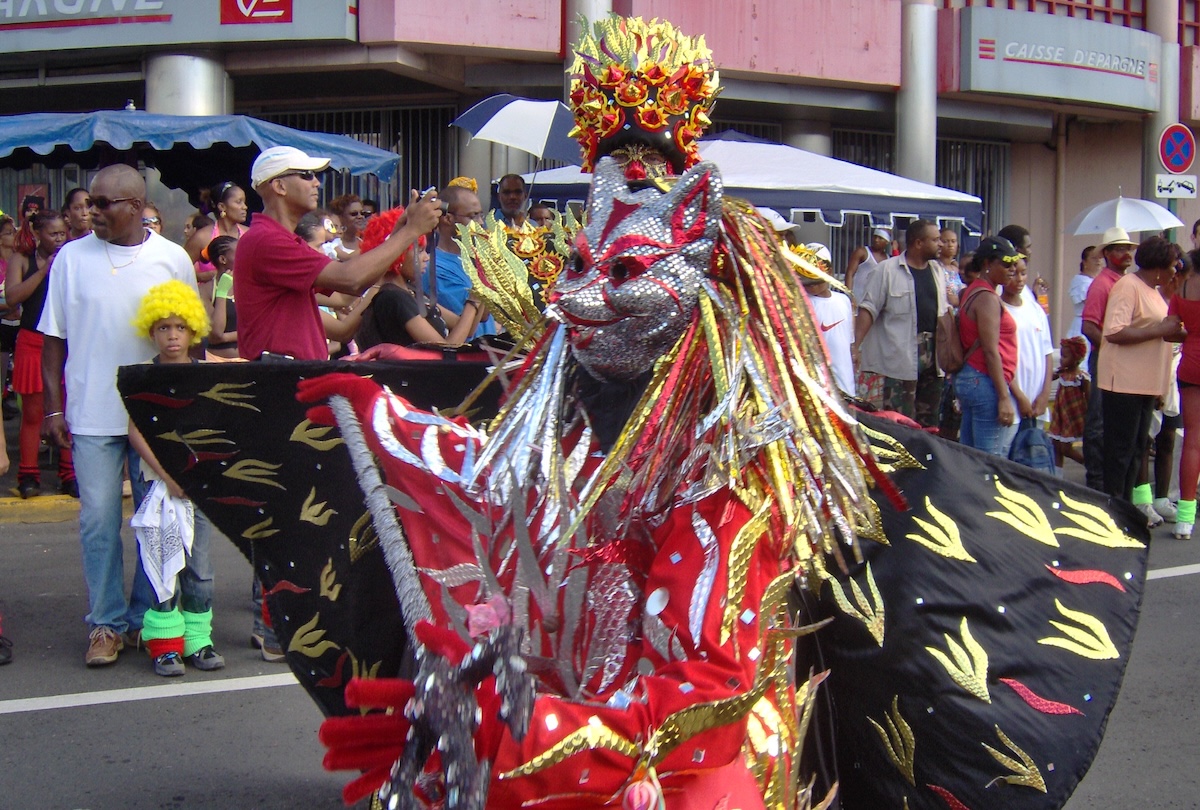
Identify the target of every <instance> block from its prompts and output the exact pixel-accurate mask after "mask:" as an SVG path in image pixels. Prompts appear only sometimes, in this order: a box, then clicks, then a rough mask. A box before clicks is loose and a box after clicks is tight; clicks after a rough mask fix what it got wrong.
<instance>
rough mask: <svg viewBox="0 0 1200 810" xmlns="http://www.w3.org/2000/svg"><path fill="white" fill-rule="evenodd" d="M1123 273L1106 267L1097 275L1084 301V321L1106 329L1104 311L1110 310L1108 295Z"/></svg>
mask: <svg viewBox="0 0 1200 810" xmlns="http://www.w3.org/2000/svg"><path fill="white" fill-rule="evenodd" d="M1121 275H1122V274H1121V273H1118V272H1117V271H1116V270H1113V269H1112V268H1111V267H1105V268H1104V269H1103V270H1101V271H1100V272H1099V274H1097V276H1096V278H1095V280H1094V281H1093V282H1092V286H1090V287H1088V292H1087V298H1085V299H1083V320H1084V321H1085V322H1087V323H1094V324H1095V325H1096V326H1098V327H1100V328H1101V329H1103V328H1104V310H1106V309H1108V294H1109V293H1110V292H1112V288H1113V285H1114V284H1116V283H1117V282H1118V281H1119V280H1120V279H1121Z"/></svg>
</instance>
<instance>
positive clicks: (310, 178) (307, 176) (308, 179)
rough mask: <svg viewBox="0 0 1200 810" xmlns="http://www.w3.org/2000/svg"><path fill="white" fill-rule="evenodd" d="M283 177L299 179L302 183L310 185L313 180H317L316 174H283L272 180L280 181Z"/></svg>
mask: <svg viewBox="0 0 1200 810" xmlns="http://www.w3.org/2000/svg"><path fill="white" fill-rule="evenodd" d="M285 177H299V178H300V179H301V180H303V181H304V182H306V183H311V182H312V181H313V180H316V179H317V173H316V172H284V173H283V174H280V175H277V176H276V177H275V178H274V179H275V180H282V179H283V178H285Z"/></svg>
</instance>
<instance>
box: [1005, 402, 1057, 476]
mask: <svg viewBox="0 0 1200 810" xmlns="http://www.w3.org/2000/svg"><path fill="white" fill-rule="evenodd" d="M1008 459H1009V461H1015V462H1017V463H1018V464H1023V465H1024V466H1026V467H1031V468H1033V469H1035V470H1038V471H1039V472H1044V473H1048V474H1049V475H1054V474H1055V469H1054V442H1053V441H1052V440H1051V439H1050V437H1049V436H1047V435H1046V431H1044V430H1042V429H1041V428H1040V427H1038V421H1037V419H1036V418H1034V417H1032V416H1024V417H1022V418H1021V426H1020V427H1018V428H1017V435H1016V436H1014V437H1013V443H1012V448H1011V449H1010V450H1009V451H1008Z"/></svg>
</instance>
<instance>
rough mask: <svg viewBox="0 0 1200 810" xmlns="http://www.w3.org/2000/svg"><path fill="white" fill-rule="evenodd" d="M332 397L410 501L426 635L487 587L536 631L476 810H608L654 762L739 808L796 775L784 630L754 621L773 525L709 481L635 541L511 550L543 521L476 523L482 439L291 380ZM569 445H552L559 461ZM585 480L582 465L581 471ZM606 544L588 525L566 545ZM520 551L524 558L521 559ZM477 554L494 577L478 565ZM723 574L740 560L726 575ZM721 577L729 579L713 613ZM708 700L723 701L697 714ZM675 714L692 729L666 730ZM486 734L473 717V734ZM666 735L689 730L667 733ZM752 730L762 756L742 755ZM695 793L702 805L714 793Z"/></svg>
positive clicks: (488, 509)
mask: <svg viewBox="0 0 1200 810" xmlns="http://www.w3.org/2000/svg"><path fill="white" fill-rule="evenodd" d="M334 394H342V395H345V396H347V397H348V398H349V399H350V401H351V403H352V404H353V406H354V409H355V411H356V413H357V414H358V415H359V418H360V419H361V421H362V422H363V424H364V426H365V427H367V428H368V429H367V430H365V434H366V436H367V440H368V443H369V445H370V447H371V449H372V451H373V452H374V454H375V455H376V457H377V459H378V460H379V462H380V465H381V467H382V469H383V471H384V474H385V478H386V481H387V483H388V484H389V485H390V486H391V487H394V488H395V489H396V490H398V491H400V492H404V493H407V494H408V495H409V496H411V500H409V499H408V498H403V499H400V500H398V502H397V506H398V509H397V512H398V515H399V518H400V522H401V524H402V525H403V528H404V532H405V534H406V536H407V540H408V544H409V546H410V547H411V549H412V553H413V557H414V561H415V563H416V566H417V568H418V570H419V571H420V572H421V587H422V589H423V590H424V593H425V597H426V599H427V601H428V603H429V606H430V608H431V610H432V614H433V623H434V625H436V626H437V627H439V628H442V629H444V630H446V631H449V632H451V633H454V632H455V631H457V634H459V635H465V631H466V630H467V625H469V624H470V623H471V621H472V618H473V617H472V614H474V613H475V612H476V611H477V610H479V606H480V605H481V604H482V603H484V602H485V601H486V595H487V594H488V593H494V592H495V590H496V585H498V586H499V590H500V592H502V593H506V594H510V598H511V599H512V603H513V608H514V614H515V618H514V620H515V621H517V622H518V623H523V625H524V626H525V627H527V629H528V631H529V633H530V634H531V636H532V638H531V640H530V643H531V648H532V649H531V657H532V658H533V660H537V661H541V663H542V667H543V668H542V670H541V671H539V672H538V673H537V674H538V698H537V701H536V704H535V708H534V715H533V720H532V723H531V725H530V728H529V731H528V733H527V734H526V736H525V737H524V739H523V740H522V741H520V742H517V741H516V740H514V739H513V737H512V735H511V734H509V733H508V732H507V731H505V732H504V733H503V734H502V735H500V736H499V745H498V747H497V750H496V752H495V762H494V768H493V771H492V773H493V778H492V785H491V787H490V790H489V797H488V806H489V807H497V808H500V807H505V808H511V807H519V806H522V805H523V804H525V803H526V802H536V804H537V806H538V807H563V808H567V807H581V806H583V807H600V806H604V805H606V804H609V803H611V802H612V801H613V799H614V797H616V798H618V800H619V797H620V795H621V793H622V792H623V791H624V790H625V789H626V787H628V785H629V784H630V783H631V782H632V781H635V780H636V779H637V778H638V776H639V774H641V773H644V772H645V771H646V769H647V767H648V766H650V765H653V766H654V768H655V770H656V771H657V775H658V778H659V780H660V781H661V785H662V789H663V792H664V794H665V795H668V796H670V795H679V794H681V793H683V792H684V791H688V792H691V788H694V785H695V781H696V780H697V779H700V778H704V777H706V776H711V775H712V774H713V773H714V772H718V771H719V772H721V773H723V774H724V776H723V777H722V778H721V779H720V780H718V781H719V783H720V784H721V785H723V786H724V787H723V789H724V790H725V791H726V792H725V794H723V795H725V796H727V797H728V798H729V800H730V801H731V802H733V804H731V805H730V806H739V807H761V806H764V805H763V804H762V798H761V793H760V789H759V787H758V783H757V782H756V780H755V778H754V776H755V775H758V776H760V777H765V778H766V779H768V780H769V779H771V778H772V777H774V778H779V779H791V778H792V775H791V773H790V770H791V769H790V764H791V750H792V746H793V745H794V744H795V742H796V740H795V739H794V731H793V730H792V729H791V728H790V724H788V723H787V722H786V721H784V720H781V715H786V714H787V713H788V709H786V708H784V709H782V710H781V705H782V706H783V707H791V706H793V705H794V700H795V692H794V689H793V688H792V686H791V684H790V683H789V682H788V680H787V678H786V676H784V675H782V671H783V668H782V664H783V663H785V660H784V657H785V656H786V655H788V654H789V653H785V652H783V646H782V645H779V644H778V641H779V637H778V636H776V638H774V639H773V638H772V637H771V632H770V631H771V630H772V629H776V630H777V629H782V626H783V623H784V622H783V618H782V613H781V611H775V612H774V613H772V614H771V615H763V614H762V613H760V609H761V606H762V605H763V602H764V599H766V600H767V603H768V605H770V604H771V603H772V602H773V603H774V605H775V607H776V608H782V598H783V594H784V593H785V592H786V589H787V587H788V586H789V585H790V583H791V581H792V574H791V573H790V572H789V566H788V565H787V564H786V561H787V559H788V555H787V552H786V550H785V549H783V548H781V547H780V545H779V543H778V542H773V541H772V539H771V538H772V537H773V536H778V535H779V532H778V528H779V527H778V525H777V522H778V520H779V517H778V515H776V514H767V515H760V516H755V515H753V514H752V513H751V512H750V511H749V510H748V509H747V508H746V507H745V506H744V505H743V504H742V503H740V502H739V501H738V500H737V498H736V496H735V495H734V494H733V493H732V492H731V491H730V490H726V489H721V490H718V491H717V492H716V493H714V494H713V495H711V496H709V497H707V498H704V499H702V500H701V501H699V502H698V503H696V504H695V505H694V506H689V507H685V508H679V509H675V510H672V511H671V512H670V513H669V515H668V517H667V518H666V520H665V521H664V522H662V523H661V524H660V525H657V526H654V527H649V526H648V527H646V533H645V536H644V540H643V541H641V542H636V543H634V542H624V543H620V544H609V545H603V544H602V545H599V546H591V547H589V548H588V549H587V550H586V552H585V551H584V550H583V549H580V548H575V547H571V548H562V547H559V546H558V545H556V544H554V543H549V544H543V543H542V542H541V541H540V539H539V537H538V536H536V535H534V536H533V537H532V541H533V542H532V544H531V545H530V546H528V547H524V546H523V544H522V536H523V535H525V534H526V532H528V533H530V534H533V533H535V532H538V527H539V526H542V527H544V526H545V525H546V524H545V521H546V520H547V515H546V514H545V513H544V512H541V511H539V510H538V509H537V505H536V504H531V506H533V507H534V508H533V509H532V510H531V513H530V514H529V515H528V520H527V525H526V526H520V527H518V526H515V525H508V526H495V525H493V524H491V523H490V522H489V521H490V520H491V519H492V518H493V517H494V515H495V513H497V512H498V511H499V510H498V509H497V508H496V506H495V505H489V504H487V503H486V501H484V502H480V501H478V500H477V498H478V496H477V495H474V494H472V492H471V491H470V489H469V488H468V487H467V486H465V484H464V482H466V481H469V480H470V479H471V478H472V475H473V471H472V470H471V465H472V463H473V460H474V458H475V457H476V456H477V455H478V453H479V450H480V446H481V440H482V438H483V437H482V435H481V434H480V433H479V432H478V431H476V430H475V429H474V428H472V427H470V426H469V425H468V424H466V423H465V422H464V421H462V420H455V421H451V420H446V419H443V418H441V417H437V416H435V415H432V414H429V413H425V412H421V411H416V410H413V409H411V408H410V407H409V406H408V405H407V403H406V402H405V401H404V400H403V399H401V398H399V397H396V396H394V395H392V394H390V392H385V391H384V390H383V389H381V388H380V387H379V386H378V385H377V384H376V383H374V382H372V381H370V380H365V379H362V378H359V377H356V376H351V375H330V376H326V377H322V378H320V379H319V380H314V381H312V383H311V384H305V385H304V387H303V394H302V397H303V398H304V399H306V400H309V401H312V400H313V399H316V398H318V397H320V396H328V395H334ZM316 410H321V409H316ZM312 415H313V417H314V419H315V418H323V419H325V420H328V416H327V415H324V414H323V413H314V414H312ZM575 438H578V436H576V437H575ZM576 449H577V448H575V447H566V448H563V450H564V453H565V454H567V455H571V454H572V453H573V452H574V451H575V450H576ZM589 461H590V462H591V463H593V464H594V462H595V457H594V456H593V457H592V458H591V459H590V460H589ZM588 471H589V467H588V465H585V467H584V468H583V469H582V470H581V474H582V475H586V474H587V472H588ZM597 520H598V519H596V518H593V519H592V521H591V522H593V523H594V522H596V521H597ZM484 527H486V531H483V532H481V531H480V529H481V528H484ZM602 534H603V530H602V529H601V527H599V526H594V525H592V526H586V527H585V529H584V531H582V532H579V533H576V534H575V535H574V536H575V537H586V536H600V535H602ZM543 536H555V535H553V534H549V533H547V534H546V535H543ZM477 544H478V545H477ZM533 548H536V549H539V553H538V555H537V558H536V559H531V558H529V557H524V556H523V555H524V554H526V553H527V552H528V550H530V549H533ZM479 550H482V551H483V554H484V556H485V557H486V560H487V562H488V563H489V565H490V567H491V569H492V570H491V572H490V573H489V572H487V571H484V570H481V566H480V565H479V554H478V552H479ZM730 565H734V566H740V571H738V572H734V573H733V576H732V577H731V572H730ZM523 567H524V568H525V572H524V573H525V575H526V576H525V582H526V583H528V582H529V581H530V578H529V575H530V574H531V573H533V574H537V573H538V572H541V571H547V572H549V573H550V575H549V576H547V577H545V578H544V579H543V578H542V577H537V578H536V581H537V582H540V583H543V584H544V585H545V586H546V590H545V592H544V593H541V594H537V593H524V594H523V593H522V590H523V589H522V587H521V586H520V585H519V584H518V585H517V587H515V588H514V584H515V583H514V579H515V574H516V572H517V571H518V569H521V568H523ZM493 573H494V576H495V579H494V580H491V584H489V580H490V579H491V575H492V574H493ZM731 580H732V581H737V582H738V583H740V585H741V587H740V588H737V589H736V590H737V591H738V592H736V593H734V594H732V596H733V597H734V598H733V601H731V602H729V604H728V606H727V605H726V599H725V598H723V597H724V595H725V591H726V586H727V583H729V582H730V581H731ZM642 594H645V597H644V598H643V596H642ZM772 594H773V597H772ZM587 595H593V596H591V597H590V598H589V597H588V596H587ZM523 599H524V602H525V603H524V604H522V601H523ZM584 600H586V603H585V602H584ZM581 609H582V611H583V615H582V616H577V617H576V618H577V619H578V620H577V621H571V620H570V615H571V612H572V611H573V610H574V611H575V612H576V613H579V612H580V610H581ZM730 619H732V621H730ZM638 625H641V627H642V630H641V631H640V632H638V631H636V629H635V628H636V627H637V626H638ZM643 638H644V639H645V641H644V642H643V640H642V639H643ZM639 673H640V674H639ZM573 687H574V688H573ZM482 688H484V689H489V688H490V687H488V686H485V687H482ZM719 701H720V702H724V703H725V706H724V708H723V709H721V708H719V709H712V710H706V711H701V712H696V708H697V705H698V704H712V703H714V702H719ZM480 703H481V705H482V703H483V700H482V699H481V700H480ZM688 709H691V711H692V714H693V715H694V716H696V717H700V718H701V719H702V721H703V722H701V723H700V724H699V725H696V724H694V723H693V724H687V723H684V724H680V723H679V720H680V717H679V713H680V712H683V711H684V710H688ZM490 722H491V723H493V724H495V719H494V718H491V719H490ZM488 724H489V718H486V717H485V718H484V721H483V725H484V731H482V732H481V734H486V733H487V726H488ZM751 724H752V725H753V726H754V732H753V734H750V732H749V731H748V726H749V725H751ZM679 725H682V726H683V727H684V728H685V729H686V730H685V731H684V732H683V733H680V734H676V733H675V729H676V728H677V726H679ZM751 737H753V738H754V739H756V740H758V742H759V743H760V745H761V746H763V747H764V750H762V751H755V746H754V744H753V742H752V739H751ZM484 753H485V752H484V751H480V755H481V756H483V755H484ZM753 770H757V774H753V773H752V771H753ZM709 784H710V786H712V787H715V785H714V783H711V782H710V783H709ZM706 792H707V791H706ZM716 798H720V796H716ZM706 801H708V802H709V803H708V804H707V805H705V806H706V807H707V806H713V805H712V801H715V798H714V795H707V796H706ZM671 806H672V807H674V806H676V805H675V804H674V803H672V805H671Z"/></svg>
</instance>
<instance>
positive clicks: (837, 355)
mask: <svg viewBox="0 0 1200 810" xmlns="http://www.w3.org/2000/svg"><path fill="white" fill-rule="evenodd" d="M805 247H807V248H808V249H809V250H811V251H812V252H813V253H815V254H816V256H817V259H819V260H820V263H821V269H822V270H824V271H825V272H826V273H828V272H829V265H830V254H829V248H827V247H825V246H824V245H822V244H821V243H820V242H809V243H808V244H807V245H805ZM801 281H803V282H804V291H805V292H806V293H808V300H809V302H810V303H811V304H812V308H813V314H814V315H815V316H816V322H817V328H818V329H820V330H821V339H822V340H824V341H825V348H826V349H828V350H829V365H830V367H831V368H832V369H833V380H834V382H835V383H836V384H837V387H838V388H840V389H841V391H842V393H844V394H848V395H851V396H853V395H854V393H855V392H854V359H853V357H852V355H851V352H850V348H851V346H853V345H854V304H853V302H851V300H850V296H848V295H846V294H845V293H843V292H841V291H837V292H835V291H834V290H833V289H831V288H830V286H829V282H827V281H825V280H824V279H820V278H809V277H807V276H802V277H801Z"/></svg>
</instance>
